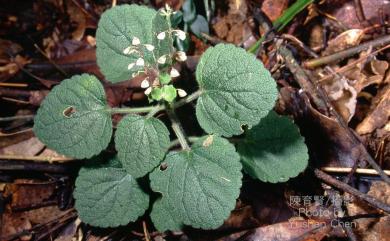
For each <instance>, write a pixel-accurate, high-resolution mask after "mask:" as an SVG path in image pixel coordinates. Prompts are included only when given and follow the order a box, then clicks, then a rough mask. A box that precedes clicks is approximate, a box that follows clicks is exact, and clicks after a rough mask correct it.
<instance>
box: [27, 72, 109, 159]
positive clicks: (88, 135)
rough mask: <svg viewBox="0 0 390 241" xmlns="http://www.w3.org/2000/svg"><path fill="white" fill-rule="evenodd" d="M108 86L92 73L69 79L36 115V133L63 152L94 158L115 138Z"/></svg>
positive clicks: (71, 155) (56, 88) (73, 155)
mask: <svg viewBox="0 0 390 241" xmlns="http://www.w3.org/2000/svg"><path fill="white" fill-rule="evenodd" d="M107 108H108V105H107V102H106V96H105V93H104V88H103V86H102V84H101V83H100V82H99V80H98V79H97V78H96V77H95V76H93V75H88V74H83V75H76V76H73V77H72V78H70V79H66V80H64V81H62V82H61V84H59V85H58V86H56V87H54V88H53V90H52V91H51V92H50V93H49V94H48V95H47V97H46V98H45V100H44V101H43V102H42V104H41V106H40V108H39V110H38V112H37V115H36V116H35V119H34V129H33V130H34V133H35V135H36V136H37V137H38V138H39V139H40V140H41V141H42V142H43V143H45V144H46V145H47V146H48V147H50V148H52V149H54V150H55V151H57V152H58V153H60V154H64V155H66V156H69V157H75V158H90V157H92V156H93V155H97V154H99V153H100V152H101V151H102V150H104V149H105V148H106V147H107V145H108V143H109V142H110V140H111V135H112V122H111V114H110V112H109V111H108V109H107Z"/></svg>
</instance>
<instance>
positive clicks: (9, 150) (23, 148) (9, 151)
mask: <svg viewBox="0 0 390 241" xmlns="http://www.w3.org/2000/svg"><path fill="white" fill-rule="evenodd" d="M44 147H45V145H44V144H43V143H42V142H41V141H39V140H38V138H36V137H31V138H30V139H28V140H24V141H21V142H19V143H17V144H14V145H11V146H7V147H4V148H2V149H0V154H3V155H23V156H35V155H36V154H38V153H39V152H40V151H41V150H42V149H43V148H44Z"/></svg>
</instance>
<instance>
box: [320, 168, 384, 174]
mask: <svg viewBox="0 0 390 241" xmlns="http://www.w3.org/2000/svg"><path fill="white" fill-rule="evenodd" d="M321 170H322V171H324V172H332V173H344V174H347V173H349V172H351V170H352V168H350V167H323V168H321ZM383 172H384V173H386V174H387V175H390V170H383ZM355 173H356V174H362V175H379V174H378V172H377V171H376V170H374V169H367V168H357V169H356V171H355Z"/></svg>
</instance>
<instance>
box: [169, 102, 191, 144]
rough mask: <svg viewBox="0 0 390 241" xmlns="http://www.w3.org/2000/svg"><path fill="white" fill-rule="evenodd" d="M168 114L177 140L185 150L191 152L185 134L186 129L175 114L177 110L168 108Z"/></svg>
mask: <svg viewBox="0 0 390 241" xmlns="http://www.w3.org/2000/svg"><path fill="white" fill-rule="evenodd" d="M166 111H167V114H168V117H169V119H170V120H171V122H172V129H173V131H174V132H175V134H176V136H177V139H178V141H179V143H180V146H181V148H182V149H183V150H190V146H189V145H188V142H187V139H186V134H185V132H184V129H183V127H182V125H181V123H180V121H179V119H178V118H177V115H176V113H175V110H174V109H173V108H169V107H168V108H166Z"/></svg>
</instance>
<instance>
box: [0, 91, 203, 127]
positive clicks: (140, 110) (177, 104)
mask: <svg viewBox="0 0 390 241" xmlns="http://www.w3.org/2000/svg"><path fill="white" fill-rule="evenodd" d="M201 94H202V91H201V90H197V91H195V92H194V93H192V94H190V95H189V96H187V97H185V98H183V99H181V100H179V101H177V102H175V103H174V104H172V108H173V109H176V108H179V107H181V106H183V105H186V104H188V103H191V102H192V101H194V100H196V99H197V98H198V97H199V96H200V95H201ZM166 108H167V107H165V106H164V105H161V104H158V105H154V106H145V107H125V108H120V107H115V108H111V109H108V110H109V111H110V113H111V114H137V113H149V114H148V115H147V117H152V116H154V115H155V114H156V113H158V112H160V111H162V110H165V109H166ZM0 121H1V119H0Z"/></svg>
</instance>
